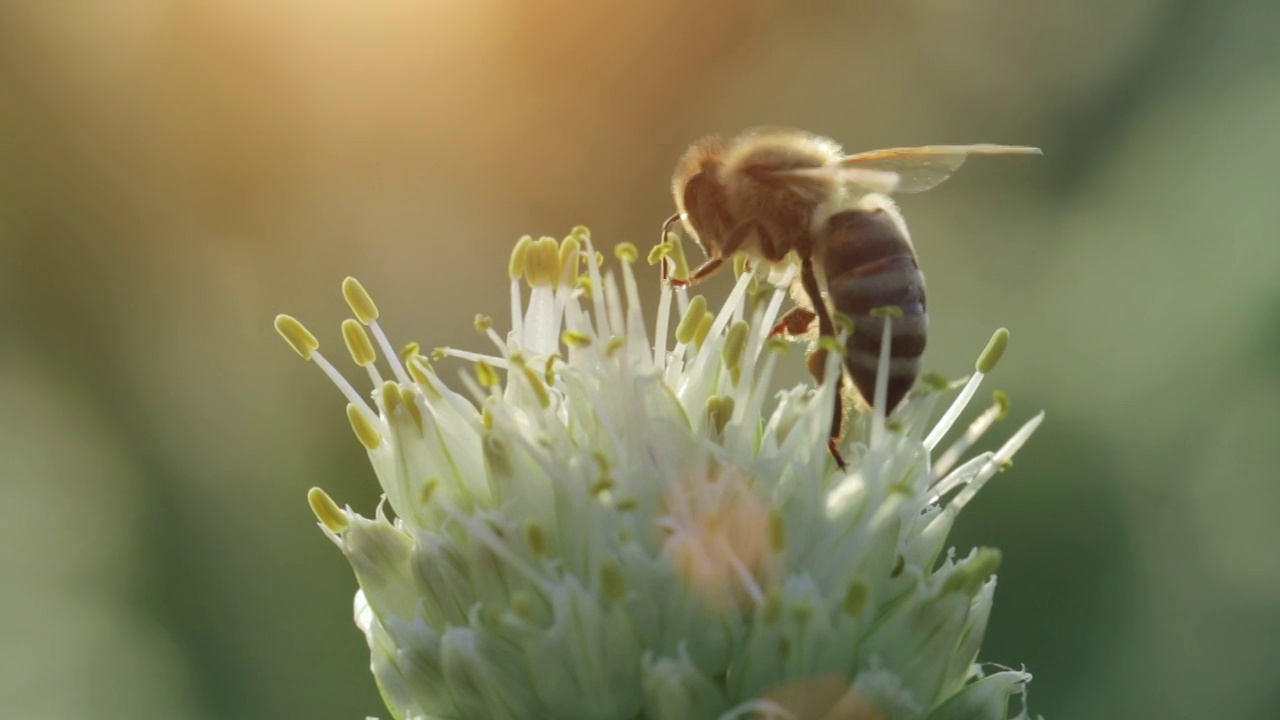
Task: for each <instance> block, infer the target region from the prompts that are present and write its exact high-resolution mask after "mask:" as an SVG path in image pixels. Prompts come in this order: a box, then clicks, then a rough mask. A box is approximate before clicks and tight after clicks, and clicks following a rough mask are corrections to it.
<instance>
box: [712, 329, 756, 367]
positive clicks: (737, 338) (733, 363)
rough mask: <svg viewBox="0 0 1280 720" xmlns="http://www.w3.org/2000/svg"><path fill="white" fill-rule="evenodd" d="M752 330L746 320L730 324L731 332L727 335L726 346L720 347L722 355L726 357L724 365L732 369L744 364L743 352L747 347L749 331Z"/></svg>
mask: <svg viewBox="0 0 1280 720" xmlns="http://www.w3.org/2000/svg"><path fill="white" fill-rule="evenodd" d="M750 331H751V326H750V325H749V324H748V323H747V321H746V320H739V321H738V322H736V323H734V324H732V325H730V326H729V333H728V334H727V335H725V338H724V346H723V347H722V348H721V349H720V357H721V358H723V359H724V366H725V367H727V368H729V369H730V370H736V369H737V368H738V367H739V366H741V365H742V354H743V352H744V351H745V350H746V349H747V333H748V332H750Z"/></svg>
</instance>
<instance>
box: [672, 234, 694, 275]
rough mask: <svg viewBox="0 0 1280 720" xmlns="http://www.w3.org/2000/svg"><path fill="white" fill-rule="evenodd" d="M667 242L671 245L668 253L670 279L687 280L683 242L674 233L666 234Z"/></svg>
mask: <svg viewBox="0 0 1280 720" xmlns="http://www.w3.org/2000/svg"><path fill="white" fill-rule="evenodd" d="M667 242H668V243H669V244H670V245H671V252H670V253H668V257H670V259H671V265H672V272H671V277H676V278H681V279H684V278H688V277H689V261H688V259H686V258H685V256H684V242H683V241H681V240H680V236H679V235H677V234H675V233H667Z"/></svg>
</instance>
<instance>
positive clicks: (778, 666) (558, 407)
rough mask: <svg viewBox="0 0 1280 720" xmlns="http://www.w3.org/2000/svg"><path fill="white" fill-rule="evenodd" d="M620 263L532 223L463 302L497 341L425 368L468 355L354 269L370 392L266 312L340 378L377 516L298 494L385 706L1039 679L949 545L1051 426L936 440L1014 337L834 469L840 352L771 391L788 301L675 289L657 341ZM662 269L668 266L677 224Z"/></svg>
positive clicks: (990, 713)
mask: <svg viewBox="0 0 1280 720" xmlns="http://www.w3.org/2000/svg"><path fill="white" fill-rule="evenodd" d="M616 254H617V257H618V259H619V260H620V273H615V272H613V271H606V270H605V268H604V263H603V259H602V257H601V256H600V255H599V254H597V253H596V252H595V251H594V250H593V249H592V245H591V240H590V236H589V233H588V232H587V231H586V229H585V228H576V229H575V230H574V231H573V233H572V234H570V235H569V236H568V237H567V238H565V239H564V240H563V241H560V242H557V241H556V240H554V239H552V238H542V239H541V240H532V239H531V238H527V237H526V238H524V239H522V240H521V241H520V242H519V244H518V245H517V247H516V250H515V252H514V253H513V255H512V258H511V262H510V267H509V271H510V276H511V328H510V330H509V331H508V332H506V334H505V335H503V334H500V333H499V332H498V330H497V329H496V328H495V326H494V323H493V322H492V321H490V320H489V319H487V318H483V317H479V318H477V320H476V327H477V329H478V330H479V331H480V332H481V333H482V334H483V335H485V336H487V338H488V339H489V341H491V342H492V345H493V346H494V348H495V349H494V351H492V352H491V353H489V354H483V355H482V354H477V353H471V352H464V351H460V350H451V349H444V350H439V351H437V352H436V353H435V355H434V357H433V359H436V360H441V359H443V358H446V357H451V358H461V359H462V360H464V361H466V362H468V363H470V364H471V366H472V367H470V368H468V370H469V372H464V373H462V374H461V377H460V379H459V380H458V381H457V382H455V383H446V382H445V381H444V380H443V379H442V377H441V376H440V375H438V374H437V372H436V369H435V367H434V366H433V364H432V362H431V361H429V360H428V359H427V358H425V357H423V356H422V355H421V354H419V352H418V350H417V347H416V346H414V345H410V346H409V347H407V348H405V350H403V351H401V352H396V351H395V350H393V348H392V346H391V344H390V343H389V341H388V340H387V338H386V336H385V335H384V333H383V332H382V330H381V329H380V328H379V326H378V324H377V316H378V312H377V308H376V307H375V306H374V304H373V302H372V300H370V298H369V296H368V294H367V293H366V292H365V291H364V289H363V287H361V286H360V284H359V283H357V282H356V281H355V280H352V279H348V280H347V281H346V282H345V283H344V285H343V292H344V295H345V296H346V298H347V301H348V303H349V304H350V306H351V308H352V310H353V311H354V313H355V315H356V318H357V319H356V320H348V321H347V322H346V323H344V325H343V335H344V338H345V340H346V344H347V347H348V349H349V350H350V352H351V355H352V357H353V358H354V359H355V361H356V363H357V364H359V365H361V366H363V367H365V368H366V369H367V371H368V373H369V376H370V379H371V380H372V382H373V385H374V388H375V390H374V392H373V393H372V395H371V396H370V397H363V396H361V394H360V393H358V392H357V391H356V390H355V389H354V388H352V386H351V385H350V384H348V383H347V382H346V381H345V380H344V379H343V378H342V377H341V376H340V375H338V373H337V372H336V371H335V370H334V369H333V367H332V365H330V364H329V363H328V362H327V361H325V359H324V358H323V357H322V356H321V355H320V354H319V353H318V352H317V351H316V348H317V343H316V341H315V338H314V337H313V336H311V334H310V333H308V332H307V331H306V330H305V329H304V328H303V327H302V325H301V324H299V323H298V322H297V321H296V320H294V319H292V318H290V317H288V316H280V317H279V318H277V321H276V326H277V328H278V329H279V330H280V332H281V334H282V335H283V336H284V337H285V339H286V340H288V341H289V343H290V344H291V345H292V346H293V347H294V348H295V349H296V350H297V351H298V352H299V353H300V354H302V355H303V357H305V358H308V359H310V360H313V361H314V362H316V363H317V364H318V365H320V367H321V368H323V369H324V370H325V372H326V373H327V374H329V376H330V377H331V378H332V379H333V380H334V382H335V384H337V386H338V387H339V388H340V389H341V390H342V392H343V393H344V394H345V395H346V397H347V400H348V401H349V405H348V406H347V410H348V417H349V418H350V420H351V424H352V427H353V429H354V430H355V434H356V436H357V437H358V438H359V440H360V442H361V443H363V444H364V446H365V447H366V448H367V449H368V452H369V458H370V460H371V462H372V464H373V467H374V471H375V472H376V474H377V477H378V481H379V483H380V484H381V485H382V488H383V491H384V493H385V504H386V505H387V506H389V507H390V510H391V514H393V515H394V519H392V518H389V517H388V514H387V513H386V512H384V508H383V507H382V506H380V507H379V508H378V509H377V512H376V513H375V515H374V517H373V518H371V519H370V518H365V517H362V516H361V515H359V514H357V513H355V512H354V511H353V510H351V509H350V508H341V507H339V506H338V505H337V504H336V503H335V502H334V501H333V500H332V499H330V497H329V496H328V495H327V494H326V493H324V491H322V490H320V489H318V488H315V489H313V490H312V491H311V493H310V495H309V500H310V502H311V507H312V509H313V510H314V511H315V513H316V516H317V517H318V518H319V520H320V525H321V528H322V529H323V530H324V532H325V533H326V534H327V535H328V536H329V538H330V539H331V540H333V541H334V543H336V544H337V545H338V547H339V548H340V549H341V550H342V551H343V553H344V554H345V555H346V556H347V558H348V559H349V560H350V562H351V565H352V567H353V568H354V570H355V573H356V577H357V579H358V581H359V583H360V588H361V589H360V591H359V592H357V594H356V601H355V608H356V624H357V625H358V626H359V627H360V629H362V630H363V631H364V633H365V635H366V637H367V639H368V642H369V648H370V651H371V655H372V667H373V672H374V675H375V677H376V679H377V682H378V685H379V687H380V688H381V690H382V693H383V697H384V699H385V701H386V703H387V706H388V708H389V709H390V711H391V712H392V713H393V714H394V715H395V717H397V718H441V719H444V718H449V719H462V720H469V719H471V718H485V719H488V718H495V719H506V718H512V719H516V718H519V719H522V720H523V719H525V718H600V719H601V720H604V719H616V720H634V719H636V718H654V719H657V718H661V719H663V720H666V719H673V720H680V719H683V718H689V719H691V720H692V719H696V720H706V719H708V718H713V719H714V718H726V719H727V718H793V719H796V720H800V719H805V720H808V719H815V720H816V719H817V718H860V719H865V720H872V719H878V718H883V719H885V720H897V719H899V718H930V719H933V720H941V719H943V718H993V719H997V718H1005V717H1007V716H1008V713H1009V706H1010V704H1011V699H1012V698H1014V697H1015V696H1019V698H1021V696H1023V695H1024V694H1025V686H1026V683H1027V681H1028V680H1029V679H1030V675H1028V674H1027V673H1025V672H1019V671H1014V670H1007V669H998V671H996V672H993V673H986V672H985V671H984V669H983V667H982V666H981V665H979V664H977V663H976V662H975V660H976V657H977V653H978V649H979V646H980V644H981V641H982V637H983V633H984V631H985V628H986V624H987V619H988V616H989V614H990V611H991V601H992V595H993V593H994V590H995V576H994V571H995V570H996V567H997V565H998V564H999V557H1000V556H999V553H998V551H996V550H993V549H986V548H983V549H975V550H972V551H970V552H969V553H968V554H967V555H964V556H963V557H961V556H957V555H955V554H954V552H946V553H944V546H945V542H946V537H947V533H948V531H949V529H950V528H951V525H952V523H953V522H954V520H955V518H956V515H957V514H958V513H959V511H960V510H961V509H962V508H963V507H964V506H965V504H966V503H968V502H969V501H970V500H971V499H972V498H973V496H974V494H975V493H976V492H978V490H980V489H981V488H982V487H983V485H984V484H986V482H987V481H988V480H989V479H990V478H991V477H992V476H993V475H994V474H995V473H996V472H997V471H998V470H1000V469H1001V468H1003V467H1005V466H1007V464H1008V463H1009V460H1010V458H1011V457H1012V456H1013V454H1014V452H1015V451H1016V450H1017V449H1018V448H1019V447H1020V446H1021V445H1022V444H1023V443H1024V442H1025V441H1026V439H1027V438H1028V437H1029V436H1030V435H1031V433H1032V431H1033V430H1034V429H1035V427H1036V426H1037V425H1038V424H1039V422H1040V419H1041V417H1040V416H1037V417H1036V418H1034V419H1033V420H1031V421H1030V422H1028V423H1027V424H1026V425H1024V426H1023V427H1022V428H1021V429H1020V430H1018V431H1017V432H1015V433H1014V434H1013V436H1012V437H1011V438H1010V439H1009V441H1008V442H1006V443H1005V445H1004V446H1003V447H1001V448H1000V449H999V450H997V451H995V452H986V453H981V454H978V455H976V456H975V457H972V458H969V459H968V460H966V461H964V462H959V463H958V464H957V462H958V461H959V460H960V458H961V456H962V455H963V454H964V453H965V452H966V451H967V449H968V448H969V446H970V444H972V442H973V441H974V440H975V439H976V438H977V436H978V435H980V434H981V433H982V432H984V431H985V430H986V429H987V427H989V426H990V425H991V424H992V423H993V422H994V421H995V420H996V419H998V418H999V417H1001V416H1003V414H1004V412H1005V410H1006V409H1007V401H1005V400H1004V399H1003V397H1002V396H1000V395H999V394H997V401H996V402H995V404H993V405H992V407H991V408H990V409H989V410H987V411H986V412H984V413H982V414H981V415H980V416H979V417H978V419H977V420H976V421H975V422H974V423H973V425H971V426H970V428H969V430H968V431H967V432H966V433H965V434H964V436H963V437H962V438H961V439H959V440H957V441H956V442H955V443H954V444H953V445H952V446H951V448H949V449H948V450H946V451H945V452H943V453H941V454H940V455H939V457H938V458H937V460H934V459H933V457H932V455H933V451H934V450H935V448H936V447H937V446H938V445H939V442H940V440H941V439H942V438H943V437H944V436H945V435H946V434H947V432H948V431H949V430H950V428H951V427H952V425H953V423H954V422H955V420H956V419H957V417H958V416H959V414H960V412H961V410H963V408H964V407H965V405H966V404H967V403H968V402H969V401H970V399H971V398H972V397H973V395H974V391H975V390H976V389H977V387H978V384H979V383H980V382H981V380H982V378H983V376H984V375H985V374H986V373H987V372H988V371H990V369H991V368H992V367H993V366H994V364H995V361H996V360H998V359H999V355H1000V354H1001V352H1002V351H1003V348H1004V343H1005V340H1006V338H1007V333H1004V331H1000V332H998V333H997V334H996V336H995V338H993V341H992V343H991V345H990V346H989V347H988V349H987V351H986V352H985V353H984V354H983V357H982V358H981V359H980V360H979V363H978V368H977V371H976V372H975V373H974V374H973V375H972V376H971V377H970V378H969V379H968V380H967V382H965V383H964V384H963V386H962V389H961V390H960V392H959V395H958V397H957V399H956V400H955V401H954V402H952V403H951V405H950V407H949V408H948V409H947V410H946V411H945V412H944V413H943V414H942V417H941V420H940V421H939V422H937V423H936V424H934V425H933V426H932V427H930V426H929V423H928V420H929V418H930V417H931V415H932V413H933V411H934V409H935V404H936V403H937V402H938V400H939V399H940V398H941V397H943V395H944V394H946V393H947V392H948V391H950V390H953V389H954V387H955V385H953V384H949V383H946V382H945V381H939V380H938V379H936V378H928V379H927V381H926V382H923V383H921V387H919V388H918V389H917V390H916V391H914V392H913V393H912V394H911V396H910V397H909V399H908V401H907V402H906V404H904V405H903V406H902V407H901V408H900V409H899V410H898V411H897V412H896V413H895V415H894V416H893V418H892V419H890V420H886V418H885V417H884V414H883V413H882V412H879V411H871V410H866V409H862V410H858V411H856V412H855V417H854V418H853V419H852V422H851V423H850V424H849V428H850V430H849V432H848V433H847V434H846V439H845V443H844V446H843V448H842V450H843V452H844V455H845V458H846V459H847V461H848V468H847V470H845V471H841V470H839V468H838V467H837V466H836V464H835V463H834V462H833V460H832V458H831V456H830V455H829V453H828V452H827V449H826V445H827V444H826V440H827V433H828V431H829V424H830V420H831V408H832V403H833V401H834V396H835V393H837V392H840V384H839V376H840V374H839V373H838V372H836V369H837V367H838V366H837V363H838V362H839V360H838V358H837V357H836V356H835V354H831V356H830V357H828V359H827V362H828V367H827V370H828V372H826V373H825V377H826V378H828V380H827V381H826V382H822V383H819V384H818V385H817V386H816V387H815V386H813V385H810V384H804V385H800V386H798V387H795V388H792V389H790V390H785V391H782V392H777V393H775V392H772V391H771V390H770V381H771V378H772V376H773V373H774V369H775V367H776V366H777V364H778V363H779V362H784V361H789V359H787V358H784V355H786V351H787V349H788V345H787V343H785V342H784V341H782V340H781V339H780V338H777V337H771V336H770V330H771V328H772V327H773V323H774V322H775V320H776V319H777V316H778V314H779V311H780V310H781V307H782V303H783V301H784V299H785V293H784V292H783V291H782V290H777V289H775V288H773V287H772V286H769V285H767V284H765V283H761V282H758V280H757V278H756V277H755V276H754V275H753V274H752V273H742V274H741V275H740V277H739V279H738V282H737V284H736V285H735V286H734V288H733V290H732V292H731V293H730V294H729V297H728V299H727V300H726V301H725V303H724V304H723V305H722V306H721V307H720V308H719V310H713V309H712V308H711V307H710V305H709V303H708V302H707V301H706V299H705V298H703V297H702V296H698V297H694V298H692V299H691V298H689V297H688V296H687V294H686V291H685V290H683V289H681V290H672V289H669V288H665V287H664V288H663V290H662V294H661V299H660V301H659V308H658V314H657V319H656V323H655V332H654V334H653V335H652V336H650V334H649V332H648V330H647V328H646V324H645V320H646V317H645V315H644V313H643V312H642V310H641V307H640V301H639V296H638V293H637V287H636V279H635V276H634V274H633V270H632V265H633V263H634V262H635V261H636V260H637V258H638V256H637V252H636V249H635V248H634V247H632V246H630V245H625V244H624V245H622V246H619V248H618V250H617V253H616ZM650 261H651V262H657V261H662V262H667V261H670V262H674V263H675V264H677V265H683V262H684V261H683V253H682V250H681V248H680V246H679V245H678V243H673V242H672V241H668V242H667V243H664V244H663V245H661V246H659V247H658V248H657V249H656V250H655V252H654V253H653V254H651V256H650ZM526 289H527V292H526ZM673 306H674V307H673ZM673 321H674V322H673ZM890 322H891V320H890V321H889V322H886V323H885V342H884V343H883V345H884V349H883V351H882V352H884V353H887V352H888V346H889V343H888V339H889V325H890ZM370 335H372V339H371V338H370ZM672 336H674V339H673V337H672ZM375 347H376V348H380V349H381V351H382V354H383V355H384V356H385V358H386V364H387V365H389V366H390V370H391V373H392V378H391V379H388V380H384V379H383V377H382V375H381V373H380V371H379V370H378V369H376V367H375V361H376V351H375ZM884 362H885V361H884V359H883V357H882V364H884ZM437 364H438V363H437ZM882 375H883V373H882ZM881 381H882V383H883V381H884V378H881ZM370 400H371V402H370ZM953 468H954V469H953ZM1016 704H1017V705H1018V706H1019V708H1020V712H1021V713H1022V715H1025V709H1021V706H1022V703H1016ZM1022 715H1020V716H1022Z"/></svg>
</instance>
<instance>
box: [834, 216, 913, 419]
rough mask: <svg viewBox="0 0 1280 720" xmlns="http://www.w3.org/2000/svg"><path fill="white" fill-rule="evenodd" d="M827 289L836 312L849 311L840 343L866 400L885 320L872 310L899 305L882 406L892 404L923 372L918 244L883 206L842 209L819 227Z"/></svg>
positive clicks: (873, 380)
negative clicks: (848, 330) (848, 327)
mask: <svg viewBox="0 0 1280 720" xmlns="http://www.w3.org/2000/svg"><path fill="white" fill-rule="evenodd" d="M824 235H825V238H824V244H825V262H824V269H825V274H826V278H827V292H828V293H829V295H830V297H831V303H832V304H833V305H834V306H835V310H836V312H840V313H844V314H845V315H848V316H849V317H850V318H852V319H853V334H852V335H850V336H849V339H848V341H847V343H846V347H845V367H846V368H848V370H849V375H850V376H851V377H852V379H853V384H854V386H856V387H857V388H858V392H859V393H861V395H862V397H863V399H864V400H866V401H867V404H872V403H873V402H874V397H875V386H876V369H877V366H878V365H879V363H880V341H881V338H882V337H883V334H884V323H885V320H884V318H882V317H879V316H877V315H872V314H871V311H872V310H873V309H875V308H880V307H887V306H888V307H896V308H898V309H899V310H901V311H902V314H901V316H899V317H894V318H893V319H892V320H891V323H892V324H891V332H892V333H893V334H892V339H891V342H890V346H889V358H890V359H889V368H888V372H889V392H888V397H887V402H886V407H885V408H884V411H885V413H886V414H888V413H890V412H892V411H893V409H894V408H895V407H897V406H898V403H900V402H902V398H903V397H905V396H906V394H907V391H909V390H910V389H911V387H912V385H914V384H915V381H916V378H917V377H919V375H920V359H921V356H922V355H923V354H924V345H925V339H926V336H927V334H928V329H929V316H928V315H927V314H926V313H925V292H924V275H923V274H922V273H921V272H920V266H919V265H918V264H917V263H916V254H915V250H913V249H912V247H911V243H910V241H909V240H908V239H907V238H906V236H905V235H904V234H903V232H902V230H901V229H900V228H899V226H898V225H897V223H896V222H895V221H894V220H893V218H891V217H890V216H889V215H888V214H887V213H886V212H885V211H882V210H846V211H844V212H840V213H837V214H835V215H832V216H831V218H830V219H829V220H828V221H827V223H826V226H825V228H824Z"/></svg>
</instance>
